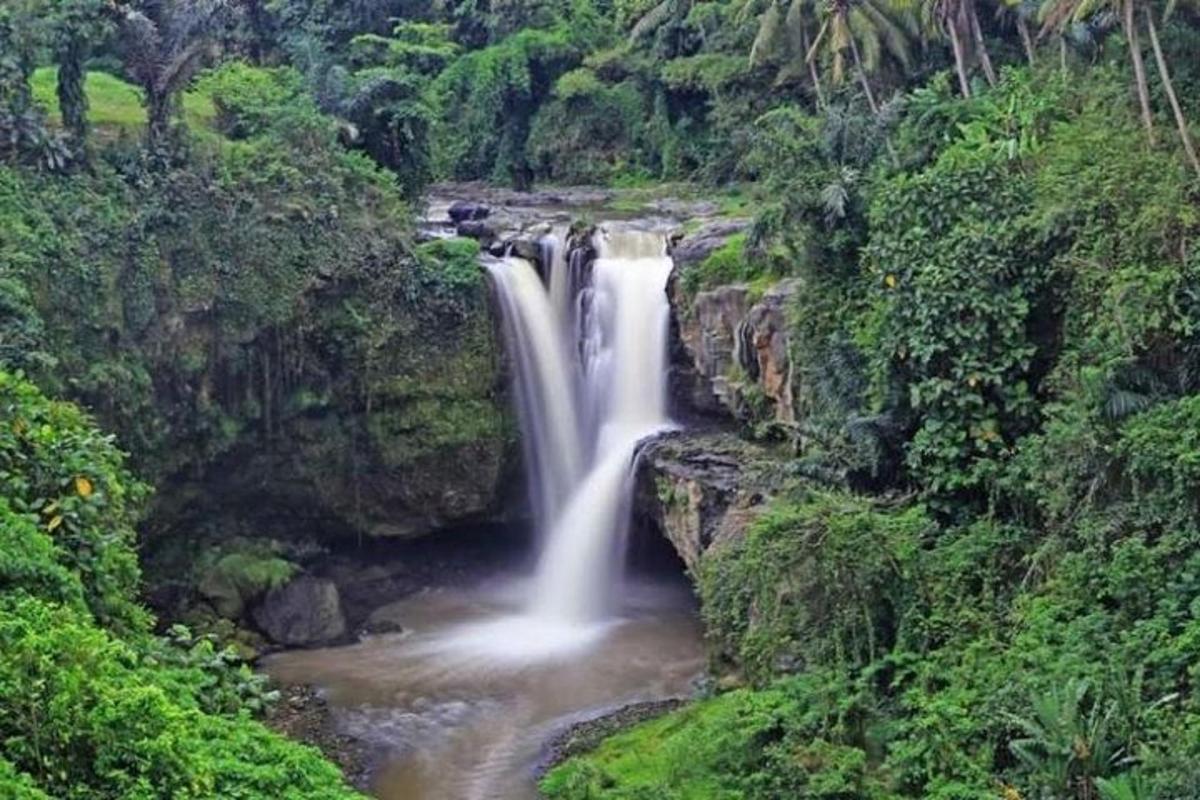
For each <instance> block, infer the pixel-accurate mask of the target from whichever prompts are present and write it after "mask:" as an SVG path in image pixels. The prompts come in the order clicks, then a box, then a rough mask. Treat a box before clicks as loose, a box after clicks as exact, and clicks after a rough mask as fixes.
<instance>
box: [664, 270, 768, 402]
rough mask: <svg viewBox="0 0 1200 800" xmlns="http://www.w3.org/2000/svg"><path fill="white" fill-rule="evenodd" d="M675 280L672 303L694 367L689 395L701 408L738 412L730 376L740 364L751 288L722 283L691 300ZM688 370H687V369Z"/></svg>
mask: <svg viewBox="0 0 1200 800" xmlns="http://www.w3.org/2000/svg"><path fill="white" fill-rule="evenodd" d="M677 287H678V282H675V283H673V284H672V288H673V289H674V291H673V292H672V307H673V308H674V309H676V319H677V320H678V325H679V337H680V340H681V341H682V343H683V355H684V357H685V358H686V359H687V363H686V364H685V366H684V370H686V369H687V368H689V367H690V369H691V371H692V373H693V375H694V376H695V377H694V378H693V379H692V380H689V381H687V384H686V386H687V389H686V397H687V399H688V401H689V402H690V403H691V405H692V406H693V407H694V408H695V409H696V410H699V411H703V412H707V413H712V412H719V411H723V412H728V413H731V414H733V415H734V416H737V410H738V406H739V397H738V389H737V386H736V385H731V383H730V376H731V375H732V374H733V373H734V367H735V366H736V365H737V351H738V331H739V327H740V326H741V323H742V320H743V319H745V318H746V313H747V311H748V306H749V303H748V299H749V290H748V289H747V288H746V287H745V286H721V287H718V288H717V289H714V290H712V291H708V292H700V293H699V294H698V295H696V297H695V299H694V300H692V301H691V302H690V304H689V302H688V300H687V299H686V298H685V297H683V295H682V292H681V291H679V290H678V289H677ZM685 374H686V373H685Z"/></svg>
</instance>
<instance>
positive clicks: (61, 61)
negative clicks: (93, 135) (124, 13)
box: [52, 0, 111, 161]
mask: <svg viewBox="0 0 1200 800" xmlns="http://www.w3.org/2000/svg"><path fill="white" fill-rule="evenodd" d="M109 11H110V7H109V6H107V4H106V3H105V2H104V0H62V2H61V3H59V4H58V6H57V7H56V8H55V9H54V13H53V23H52V44H53V50H54V56H55V61H57V63H58V87H57V88H58V105H59V109H60V110H61V112H62V119H63V127H64V128H66V130H67V133H68V135H69V136H70V138H71V145H72V149H73V150H74V151H75V157H76V158H77V159H79V160H81V161H86V160H87V157H88V156H87V137H88V119H87V112H88V101H87V93H86V91H85V89H84V82H85V80H86V78H87V73H86V69H85V68H86V64H87V58H88V54H89V53H90V52H91V49H92V47H93V46H95V44H96V43H97V42H98V41H99V40H101V39H102V38H104V37H105V36H106V35H107V34H108V32H109V29H110V27H111V24H110V20H109V18H108V13H109Z"/></svg>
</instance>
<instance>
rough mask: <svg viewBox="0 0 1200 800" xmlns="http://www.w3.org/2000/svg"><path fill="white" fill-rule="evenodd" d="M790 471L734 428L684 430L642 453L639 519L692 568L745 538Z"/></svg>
mask: <svg viewBox="0 0 1200 800" xmlns="http://www.w3.org/2000/svg"><path fill="white" fill-rule="evenodd" d="M785 478H786V461H785V459H783V458H781V457H780V454H778V453H776V452H774V451H773V450H772V449H770V448H768V447H764V446H761V445H756V444H752V443H749V442H746V441H744V440H742V439H740V438H738V437H737V436H736V435H734V434H732V433H723V432H709V433H705V432H689V431H681V432H676V433H671V434H667V435H665V436H662V437H660V438H658V439H656V440H654V441H652V442H650V443H648V444H647V445H646V446H645V447H644V449H643V450H642V452H641V453H640V455H639V458H638V469H637V488H636V494H635V498H634V508H635V509H636V517H637V524H639V525H642V526H648V527H651V528H653V529H656V530H658V531H660V532H661V533H662V534H663V535H664V536H666V538H667V539H668V540H669V541H670V542H671V544H672V546H673V547H674V548H675V551H676V552H677V553H678V554H679V556H680V558H681V559H683V562H684V564H685V565H686V566H687V567H688V569H689V570H691V571H695V570H696V569H697V568H698V566H699V564H700V562H701V560H702V559H703V557H704V555H705V553H707V552H708V551H709V550H710V549H711V548H713V547H719V546H721V545H722V544H723V543H726V542H730V541H734V540H736V539H739V538H741V537H742V536H743V535H744V534H745V532H746V529H747V527H748V526H749V525H750V524H751V523H752V522H753V521H754V520H755V519H757V518H758V516H759V515H760V514H761V513H762V511H763V509H764V507H765V503H766V501H767V500H768V499H769V498H770V497H771V495H772V494H773V493H774V492H775V491H776V490H777V489H778V488H779V487H780V486H781V485H782V483H783V481H784V480H785Z"/></svg>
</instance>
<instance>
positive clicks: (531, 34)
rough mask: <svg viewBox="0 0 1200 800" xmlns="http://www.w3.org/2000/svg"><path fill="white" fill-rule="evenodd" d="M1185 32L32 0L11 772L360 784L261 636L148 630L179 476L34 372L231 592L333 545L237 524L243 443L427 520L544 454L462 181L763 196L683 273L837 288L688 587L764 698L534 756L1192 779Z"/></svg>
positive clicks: (358, 498)
mask: <svg viewBox="0 0 1200 800" xmlns="http://www.w3.org/2000/svg"><path fill="white" fill-rule="evenodd" d="M1197 52H1200V24H1198V18H1197V10H1196V9H1195V7H1194V5H1189V4H1187V3H1179V4H1176V3H1169V4H1159V3H1156V2H1151V1H1150V0H1123V1H1122V2H1120V3H1094V2H1081V1H1078V0H1048V2H1046V3H1044V4H1037V3H1031V2H1026V3H992V4H982V3H975V2H967V1H966V0H937V2H932V1H931V2H925V3H920V4H916V5H913V4H905V3H898V2H886V1H885V0H857V1H849V0H847V1H842V0H837V1H835V2H828V3H815V2H804V0H792V1H791V2H779V1H777V0H709V1H707V2H704V1H701V0H662V2H653V0H524V1H522V2H499V1H498V0H497V1H496V2H486V0H446V1H445V2H439V3H428V2H416V0H380V2H371V3H362V2H344V1H343V0H244V1H243V2H221V1H220V0H153V1H151V0H144V1H143V0H136V1H134V0H130V2H117V3H109V2H101V0H70V2H51V1H50V0H17V2H12V3H6V4H5V5H4V7H3V9H0V409H2V410H3V411H4V414H3V416H0V523H2V524H0V606H2V608H0V644H2V645H3V646H2V647H0V654H2V655H0V700H2V702H0V739H2V740H3V742H4V748H3V751H2V752H3V756H2V757H0V788H2V789H3V790H4V792H6V793H10V794H14V795H16V796H20V797H40V796H54V797H58V796H63V797H159V796H179V797H189V796H196V797H212V796H216V797H247V798H250V797H275V796H287V797H301V796H313V797H337V796H340V794H339V793H341V792H343V791H344V790H343V789H341V788H339V781H338V778H337V776H336V774H335V772H334V771H333V769H332V767H329V766H328V765H325V764H323V763H322V762H320V761H319V760H318V759H316V758H315V757H314V756H312V755H311V754H309V753H308V752H307V751H304V750H302V749H299V748H297V747H293V746H291V745H288V744H285V743H283V742H281V741H279V740H277V739H275V738H273V737H272V736H270V735H269V734H268V733H266V732H265V730H264V729H262V728H261V727H260V726H259V725H258V724H257V723H255V722H253V721H252V720H251V719H250V715H251V713H252V712H253V711H254V710H255V709H256V708H257V707H259V706H261V705H262V704H263V703H264V702H265V701H266V700H267V699H269V698H267V697H265V696H264V694H263V689H262V687H261V686H260V685H259V684H258V682H257V681H255V680H254V679H252V678H251V677H250V676H249V675H248V673H247V672H245V671H244V670H240V669H238V668H236V667H235V666H233V665H234V663H235V660H234V659H233V658H232V656H228V655H224V654H221V653H220V652H218V651H217V650H216V649H215V648H214V646H213V645H212V643H211V642H209V641H208V640H207V639H205V638H204V637H200V638H194V637H192V636H191V635H190V634H187V633H185V632H183V631H177V635H176V637H175V639H176V641H175V642H174V643H171V642H169V641H168V640H166V639H163V638H156V637H155V636H154V635H153V634H152V633H151V627H152V622H151V619H150V616H149V614H148V613H147V612H146V611H145V610H144V609H143V607H142V605H141V603H140V601H139V599H138V592H139V588H140V587H139V582H140V579H139V566H138V560H137V558H136V555H135V550H134V540H135V533H134V528H135V525H136V524H138V522H139V519H140V514H141V512H142V511H143V509H144V506H145V503H146V502H147V497H146V489H145V487H143V486H142V484H141V483H139V482H138V481H137V480H135V479H134V478H132V477H131V476H130V474H129V473H128V472H127V471H126V469H125V466H124V458H123V457H122V456H120V455H119V454H118V453H117V451H116V450H115V449H114V445H113V444H112V442H111V440H109V439H108V438H107V437H105V436H103V435H101V434H100V433H99V432H98V431H97V430H96V428H95V426H94V425H93V423H92V422H90V421H89V420H88V419H87V418H85V417H83V416H82V415H81V414H80V412H78V411H76V410H75V409H74V408H73V407H72V406H69V405H65V404H63V403H59V402H54V401H50V400H46V399H45V396H51V397H57V398H62V399H69V400H73V401H77V402H79V403H81V404H83V405H85V406H86V407H87V408H89V409H90V410H91V411H92V413H94V414H95V416H96V418H97V420H98V421H99V423H100V424H101V425H102V426H103V427H104V428H105V429H107V430H110V431H113V432H115V433H116V434H117V435H118V436H119V441H120V443H121V446H122V447H124V448H127V449H128V450H129V451H130V452H131V453H132V463H133V464H135V465H136V467H137V470H138V472H139V473H140V474H141V475H142V476H143V478H144V479H146V480H151V481H153V482H154V483H155V484H156V486H158V487H159V490H160V491H159V493H158V500H157V501H155V504H154V505H153V506H152V507H151V509H152V512H153V513H152V516H151V517H150V519H149V522H148V523H143V530H144V531H145V533H146V534H148V536H147V539H148V541H149V543H150V545H151V546H150V547H149V548H148V549H149V551H150V555H151V556H152V560H151V561H150V563H151V564H153V565H154V566H153V572H154V574H152V575H151V576H150V577H151V578H152V580H153V579H156V578H161V577H162V576H175V577H176V578H178V576H180V575H184V574H186V576H187V577H186V579H183V580H182V582H183V583H185V584H187V588H186V591H188V592H190V593H191V594H192V595H195V594H197V593H199V594H200V595H202V596H203V597H204V598H205V600H204V604H203V605H204V610H203V612H201V613H199V614H198V616H199V617H200V618H202V619H203V620H205V621H206V622H211V621H212V620H211V619H209V617H212V616H216V617H223V618H225V620H226V622H227V623H228V622H230V621H237V620H240V619H241V618H242V616H243V614H244V610H245V607H246V606H247V604H248V603H249V602H251V601H252V600H253V599H255V598H256V597H258V596H259V595H261V594H262V593H263V592H265V591H267V590H269V589H270V588H272V587H275V586H278V585H281V584H282V583H284V582H286V581H287V580H288V579H289V578H290V577H291V576H292V575H293V574H295V572H296V571H297V569H299V563H298V562H299V561H301V560H302V556H301V555H300V553H301V551H302V550H303V549H304V548H303V547H302V546H301V545H299V544H298V543H297V542H295V541H280V539H286V538H287V536H286V535H285V534H286V533H287V532H286V531H280V530H262V529H251V528H253V527H254V526H255V525H258V524H261V522H262V520H261V518H256V519H251V520H247V519H245V518H244V516H240V515H239V514H238V513H237V509H234V510H233V511H232V513H230V514H229V515H227V516H223V515H222V514H220V513H214V508H213V506H214V503H213V502H212V500H213V497H214V496H216V497H219V498H221V499H222V500H224V499H225V498H226V497H227V496H229V495H227V494H226V493H228V492H230V491H231V489H232V487H230V486H229V485H228V484H221V483H219V481H217V482H216V483H215V485H214V483H213V481H215V480H216V479H217V478H219V476H220V475H221V473H222V472H223V467H224V466H225V465H228V464H230V463H238V464H239V465H244V469H245V471H244V473H243V474H244V475H247V476H249V475H253V476H254V477H255V478H256V480H257V482H258V483H260V484H262V485H269V486H271V487H272V491H274V492H276V494H273V495H272V499H273V501H275V502H278V503H280V506H281V507H286V508H288V509H289V511H290V512H292V513H295V514H297V515H298V516H300V515H301V510H302V509H304V508H305V507H306V504H309V505H312V504H315V505H316V506H318V508H317V509H316V510H314V511H313V512H312V516H310V517H307V518H306V519H308V520H310V521H311V520H313V519H319V520H320V523H319V524H318V523H314V525H315V526H316V527H320V525H321V524H323V525H326V526H327V527H328V528H330V529H335V530H337V531H339V532H342V533H344V532H345V531H354V532H358V533H360V534H361V533H368V534H370V533H394V532H396V531H395V530H394V529H393V528H388V527H386V526H385V525H382V524H381V523H380V519H381V518H383V519H385V520H386V521H387V524H388V525H394V527H398V528H401V529H402V530H401V532H402V533H403V532H409V531H410V530H422V529H427V528H428V527H429V526H430V525H433V524H436V523H437V522H439V521H443V520H445V519H448V518H454V514H455V509H451V508H444V507H441V506H439V505H438V504H439V503H440V502H441V501H440V500H439V499H438V498H441V497H443V496H445V495H446V493H444V492H441V491H440V490H439V487H438V485H436V484H430V483H428V482H423V481H430V480H432V479H433V476H436V475H437V474H438V473H439V471H441V472H445V471H446V469H447V467H446V465H453V467H454V468H455V469H459V468H461V467H462V465H463V464H470V465H472V466H474V465H476V464H492V465H493V466H494V465H495V463H496V462H497V461H498V456H496V453H497V452H498V451H500V450H502V449H503V447H504V446H506V444H507V440H508V437H509V431H508V422H507V420H506V418H505V416H504V414H503V412H502V411H501V410H499V409H500V408H502V406H501V405H499V404H498V403H497V402H496V400H497V398H496V396H495V395H496V387H495V382H496V364H495V361H496V353H495V347H494V342H493V341H492V337H493V330H492V326H491V322H490V320H489V319H488V317H487V315H486V314H485V313H483V312H484V302H483V294H484V293H483V284H482V278H481V277H480V274H479V271H478V270H477V269H476V265H475V259H476V255H477V247H476V245H475V244H474V243H472V242H465V241H459V240H455V241H449V242H438V243H434V244H426V245H416V244H415V243H414V237H413V236H412V219H411V211H410V209H411V206H412V203H413V200H414V198H417V197H419V195H420V193H421V191H422V190H423V188H424V187H425V186H426V185H427V184H428V183H430V182H431V181H434V180H442V179H456V180H488V181H496V182H504V183H509V184H513V185H516V186H519V187H523V186H528V185H530V184H532V183H535V182H538V181H551V182H600V183H609V184H614V185H624V186H629V185H637V186H643V187H644V186H647V185H650V184H653V183H654V182H656V181H667V180H672V181H674V180H686V181H693V182H697V183H700V184H703V185H704V186H705V187H706V189H705V190H704V191H706V192H711V191H713V187H717V186H728V185H729V184H730V183H731V182H736V183H738V184H744V186H742V187H741V194H740V195H739V196H740V197H748V198H751V200H750V201H749V202H748V203H746V205H745V206H743V210H744V209H746V208H748V210H749V211H750V212H752V213H753V215H754V217H755V220H754V224H753V226H752V227H751V228H750V229H749V230H748V231H747V232H746V233H745V234H743V235H740V236H737V237H734V238H733V239H731V240H730V241H729V242H728V243H727V244H726V245H725V246H724V247H722V248H720V249H718V250H716V251H715V252H714V253H713V254H712V255H711V256H710V257H709V258H708V259H707V260H705V261H704V262H703V263H700V264H698V265H695V266H694V267H692V268H690V269H689V270H688V271H687V272H685V274H684V275H683V276H682V287H683V290H684V294H685V295H686V296H687V297H688V298H694V297H695V296H696V295H697V294H698V293H700V292H702V291H703V290H705V289H711V288H713V287H716V286H719V285H722V284H727V283H731V282H736V283H741V284H748V285H749V287H750V289H751V292H750V295H751V298H752V299H756V298H757V297H760V296H762V294H763V293H764V292H765V290H766V289H768V288H769V287H770V286H771V285H772V284H774V283H775V282H777V281H778V280H780V279H783V278H788V279H793V280H795V281H797V282H798V283H799V285H800V286H801V289H800V290H799V291H798V293H797V294H796V295H795V307H794V308H792V309H791V319H790V320H789V323H788V337H789V346H790V353H789V355H790V358H791V367H792V381H793V388H794V390H795V394H796V402H795V405H796V409H797V414H796V420H795V421H792V422H786V423H781V422H780V421H778V420H774V419H768V418H767V415H766V412H765V411H764V412H763V414H762V416H763V418H761V419H755V418H752V419H750V420H748V421H749V422H751V423H753V424H751V425H749V426H748V431H747V433H748V435H753V436H767V437H772V438H775V439H777V440H781V441H782V442H783V444H784V445H785V446H790V447H791V448H792V452H793V453H794V458H792V459H791V460H790V461H789V462H788V463H786V464H784V465H781V467H780V469H781V471H785V472H786V473H787V475H788V476H789V478H790V489H789V490H788V491H786V492H783V493H781V495H780V496H779V497H777V498H775V500H774V501H773V503H772V505H771V507H770V509H769V510H768V511H767V513H765V514H764V515H763V516H762V517H761V518H759V519H758V520H757V522H755V523H754V524H753V525H752V526H751V529H750V531H749V533H748V534H747V536H746V537H745V538H744V539H743V540H741V541H736V542H732V543H730V544H728V545H726V546H725V547H723V548H721V549H718V550H717V551H715V552H713V553H711V554H709V555H708V556H707V560H706V561H705V562H704V565H703V567H702V568H701V569H700V571H699V574H697V575H696V576H695V578H696V580H697V585H698V587H699V592H700V595H701V599H702V601H703V614H704V618H705V622H706V625H707V628H708V634H709V641H710V644H711V649H712V668H713V672H714V674H715V676H716V677H717V678H718V679H719V680H718V681H716V683H717V684H718V685H720V686H721V687H723V688H726V689H729V688H730V687H731V686H734V685H736V686H738V687H740V688H736V689H732V690H730V691H725V692H723V693H714V694H713V696H712V697H710V698H708V699H705V700H702V701H700V702H698V703H696V704H694V705H692V706H690V707H688V708H686V709H684V710H682V711H680V712H678V713H676V714H673V715H670V716H668V717H666V718H663V719H661V720H656V721H653V722H650V723H647V724H645V725H643V726H640V727H638V728H635V729H633V730H631V731H629V732H627V733H625V734H622V735H621V736H618V737H616V738H614V739H612V740H610V741H609V742H607V743H605V744H603V745H602V746H601V747H600V748H599V749H598V750H597V751H595V752H594V753H593V754H590V755H587V756H584V757H582V758H578V759H575V760H573V761H570V762H568V763H567V764H565V765H562V766H560V767H559V768H558V769H556V770H555V771H553V772H552V773H551V774H550V775H549V776H548V777H547V778H546V780H545V782H544V786H543V788H544V790H545V792H546V793H547V794H548V795H550V796H551V797H555V798H645V797H654V798H663V797H667V798H730V799H731V800H732V799H733V798H764V800H765V799H766V798H785V797H787V798H791V797H797V798H817V797H822V798H846V799H847V800H848V799H849V798H941V800H966V799H968V798H1004V799H1005V800H1017V798H1031V799H1032V798H1046V799H1047V800H1049V799H1050V798H1054V799H1056V800H1057V799H1058V798H1069V799H1071V800H1096V798H1103V799H1104V800H1184V799H1185V798H1194V797H1197V796H1200V768H1198V767H1197V764H1200V506H1197V497H1198V496H1200V466H1198V465H1200V290H1198V289H1197V279H1198V278H1200V161H1198V160H1197V157H1196V154H1195V145H1194V139H1195V135H1196V133H1195V125H1194V122H1193V121H1194V120H1195V119H1196V118H1197V115H1198V114H1200V59H1197V57H1196V55H1197ZM1189 115H1190V116H1189ZM17 374H20V375H21V376H22V377H16V375H17ZM34 385H36V386H37V387H38V388H36V389H35V388H34ZM753 411H754V409H752V412H753ZM752 416H753V413H752ZM766 422H770V423H771V424H759V423H766ZM497 470H498V468H496V469H493V470H492V471H493V472H494V471H497ZM364 474H370V475H372V476H378V475H400V476H403V478H404V480H403V481H402V483H403V485H404V487H405V491H406V492H410V493H411V496H406V497H405V498H404V503H406V505H405V506H404V509H403V510H404V514H401V515H397V514H396V513H394V512H395V507H394V506H391V505H389V503H391V502H393V500H394V498H393V496H392V494H393V493H391V492H387V491H384V492H381V493H380V494H377V495H375V496H371V495H367V496H364V495H363V494H362V493H361V492H360V489H361V488H362V486H364V485H367V483H368V482H366V481H360V480H359V477H360V476H361V475H364ZM471 478H472V480H474V479H475V476H474V475H472V476H471ZM253 482H255V481H251V480H249V479H246V480H245V483H253ZM475 482H476V483H480V484H482V483H484V482H485V481H484V480H483V479H479V480H477V481H475ZM480 491H481V492H483V491H484V489H483V488H482V487H481V489H480ZM249 506H250V503H245V504H244V505H243V506H242V508H243V509H244V508H247V507H249ZM225 510H226V511H229V509H225ZM397 516H403V517H404V519H403V520H402V521H401V522H399V523H394V522H393V520H394V518H395V517H397ZM197 519H205V520H206V523H205V525H203V526H200V525H198V524H197V523H196V520H197ZM422 526H425V527H424V528H422ZM194 599H195V598H194V597H189V598H188V600H189V601H191V600H194ZM185 605H188V603H185ZM192 610H193V611H194V610H195V608H192ZM115 731H120V733H119V734H117V733H114V732H115ZM130 731H133V732H136V733H137V735H130V733H129V732H130Z"/></svg>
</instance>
